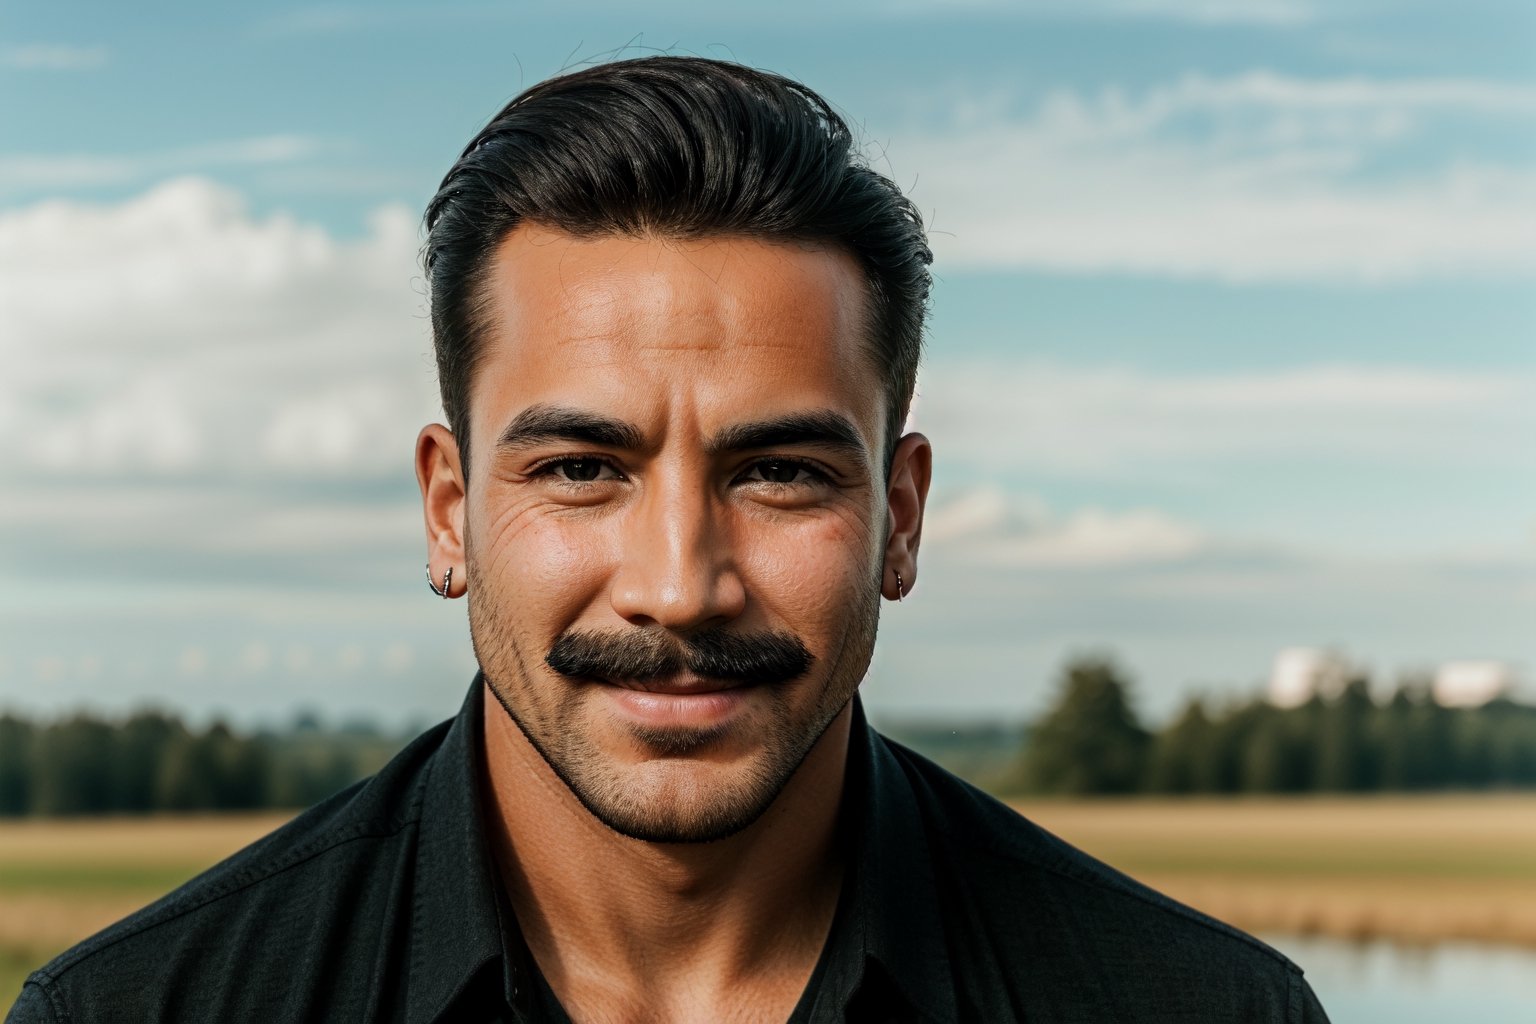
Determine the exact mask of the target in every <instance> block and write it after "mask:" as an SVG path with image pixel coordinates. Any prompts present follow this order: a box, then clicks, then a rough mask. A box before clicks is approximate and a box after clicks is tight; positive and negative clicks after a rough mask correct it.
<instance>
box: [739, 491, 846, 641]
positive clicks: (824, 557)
mask: <svg viewBox="0 0 1536 1024" xmlns="http://www.w3.org/2000/svg"><path fill="white" fill-rule="evenodd" d="M742 550H743V557H742V559H741V568H742V572H743V574H744V575H745V576H746V577H747V579H746V582H747V586H748V588H749V590H751V591H753V592H754V593H755V594H756V596H757V597H758V599H759V601H760V602H761V603H762V604H763V605H764V606H765V607H766V608H767V609H768V610H769V611H770V613H771V614H772V616H773V617H774V619H776V620H777V622H779V623H781V624H783V625H784V626H785V627H787V628H789V629H791V630H793V631H794V632H796V633H799V634H801V637H802V639H804V640H805V641H806V642H807V643H810V644H811V645H812V647H813V648H815V649H825V646H826V644H827V642H828V641H829V640H830V639H832V638H834V637H836V636H840V635H841V633H842V632H843V630H844V628H845V626H846V620H847V616H848V615H849V614H850V613H851V612H852V610H853V609H854V608H855V607H856V606H857V602H856V601H855V600H854V597H853V595H855V594H856V593H858V592H859V590H861V589H863V588H866V587H870V586H873V585H874V584H873V583H871V580H872V578H873V573H874V570H873V569H872V568H871V565H872V562H871V559H872V557H873V556H872V552H871V540H870V536H869V532H868V531H867V530H864V529H861V528H858V527H857V525H856V524H850V523H848V522H847V521H845V520H843V519H840V518H836V517H829V518H823V519H815V520H807V521H805V522H803V523H798V524H794V526H793V527H792V528H786V529H778V530H760V531H753V532H752V535H751V537H750V539H747V540H746V541H745V543H744V546H743V549H742Z"/></svg>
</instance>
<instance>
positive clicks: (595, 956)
mask: <svg viewBox="0 0 1536 1024" xmlns="http://www.w3.org/2000/svg"><path fill="white" fill-rule="evenodd" d="M427 224H428V227H429V232H430V233H429V238H428V242H427V246H426V266H427V273H428V276H429V280H430V286H431V296H432V325H433V333H434V340H435V345H436V348H437V356H438V363H439V371H440V382H441V387H442V395H443V404H444V407H445V410H446V412H447V416H448V420H449V423H450V424H451V427H452V429H451V430H450V429H448V428H446V427H443V426H438V425H433V426H429V427H427V428H425V429H424V430H423V431H422V432H421V435H420V437H419V439H418V443H417V450H416V470H417V476H418V479H419V481H420V485H421V492H422V499H423V507H424V510H425V517H426V527H427V553H428V563H427V577H428V583H429V585H430V586H431V587H432V590H433V592H434V593H437V594H439V595H441V596H443V597H445V598H459V597H467V598H468V600H469V619H470V631H471V636H472V639H473V643H474V647H475V653H476V655H477V657H478V660H479V663H480V666H481V673H480V674H479V675H478V676H477V677H476V679H475V681H474V684H473V685H472V686H471V688H470V691H469V694H468V697H467V699H466V702H465V704H464V707H463V710H462V711H461V712H460V713H459V715H458V716H457V717H456V718H455V719H453V720H452V721H450V722H448V723H445V724H444V725H442V726H440V727H438V728H436V729H434V730H432V731H430V732H428V733H427V734H425V735H424V736H422V737H421V738H420V739H418V740H417V741H416V742H415V743H413V744H412V745H411V746H410V747H409V748H407V749H406V750H405V751H404V752H403V753H402V754H401V755H400V756H399V757H397V758H396V759H395V760H394V761H393V762H392V763H391V764H390V765H389V766H388V767H386V768H385V769H384V770H383V771H382V772H381V773H380V774H379V775H378V776H376V777H375V778H374V779H372V780H369V781H368V782H366V783H364V784H361V785H359V786H357V787H353V788H352V789H349V790H347V791H346V792H344V793H341V794H339V795H337V796H336V797H334V798H332V799H331V800H329V801H327V802H325V803H324V804H322V805H320V806H318V807H316V808H313V809H311V810H310V811H309V812H307V813H306V814H304V815H302V816H301V817H299V818H298V819H297V820H296V821H294V822H293V823H291V824H290V825H288V826H286V827H284V828H282V829H280V830H278V831H277V832H276V833H274V834H273V835H271V836H269V837H267V838H266V839H264V840H262V841H260V842H259V843H257V844H255V845H254V846H252V847H251V848H249V849H247V850H246V851H243V852H242V853H240V854H237V855H236V856H235V857H234V858H232V859H231V860H229V861H227V862H225V863H224V864H222V865H219V866H218V867H216V868H214V869H213V870H212V871H210V872H209V873H207V874H206V875H203V876H202V877H200V878H199V879H196V880H194V881H193V882H191V883H189V884H188V885H187V886H184V887H183V888H182V889H180V890H178V891H177V892H175V893H173V894H171V895H170V896H168V897H166V898H165V899H163V900H161V901H160V902H158V903H156V904H155V905H153V906H151V907H149V908H147V909H146V910H144V911H142V912H140V913H139V914H137V915H135V916H134V917H132V918H129V919H128V920H126V921H124V922H122V923H120V924H119V925H117V926H115V927H114V928H112V929H109V930H108V931H106V932H104V933H102V934H101V935H99V936H97V937H95V938H93V939H91V940H88V941H87V942H85V943H84V944H82V945H81V946H79V947H76V948H75V949H74V950H72V951H70V952H68V953H66V954H64V955H63V956H61V957H60V958H59V959H57V960H55V961H54V962H53V963H52V964H50V965H48V966H47V967H45V968H43V969H42V970H40V971H38V972H37V973H36V974H35V975H34V976H33V978H32V979H31V982H30V983H29V985H28V986H27V989H26V991H25V993H24V995H23V997H22V1001H21V1003H19V1004H18V1007H17V1009H16V1011H15V1014H14V1019H17V1020H26V1021H32V1020H58V1021H66V1020H67V1021H79V1020H93V1019H125V1020H144V1019H178V1020H200V1021H204V1020H206V1021H212V1020H218V1021H228V1020H261V1021H273V1020H404V1021H434V1020H442V1021H490V1020H502V1021H560V1020H566V1019H569V1020H575V1021H776V1022H777V1021H785V1020H791V1021H841V1020H854V1021H1010V1020H1026V1019H1027V1020H1043V1021H1091V1022H1098V1021H1122V1020H1123V1021H1139V1020H1156V1021H1276V1022H1279V1021H1287V1022H1296V1021H1304V1020H1305V1021H1319V1020H1323V1019H1324V1018H1323V1014H1322V1011H1321V1010H1320V1009H1319V1007H1318V1006H1317V1003H1316V1002H1315V1000H1314V999H1313V997H1312V995H1311V992H1310V991H1309V989H1308V988H1307V986H1306V984H1305V983H1304V982H1303V980H1302V978H1301V972H1300V971H1299V970H1297V969H1296V968H1295V967H1294V966H1292V965H1291V964H1290V963H1289V962H1287V961H1286V960H1285V959H1284V958H1283V957H1281V956H1280V955H1279V954H1277V953H1275V952H1273V951H1272V950H1270V949H1268V948H1267V947H1265V946H1263V945H1262V944H1260V943H1258V942H1256V941H1254V940H1252V939H1250V938H1248V937H1247V936H1244V935H1242V934H1241V933H1238V932H1236V931H1233V930H1231V929H1229V928H1226V927H1225V926H1223V925H1220V924H1218V923H1216V922H1213V921H1210V920H1208V919H1206V918H1204V917H1201V916H1200V915H1198V914H1196V913H1194V912H1192V911H1190V910H1187V909H1185V908H1183V907H1181V906H1179V905H1177V904H1175V903H1173V902H1171V901H1169V900H1167V899H1165V898H1163V897H1161V896H1159V895H1157V894H1155V893H1153V892H1151V891H1149V890H1146V889H1144V888H1142V887H1140V886H1138V885H1137V884H1136V883H1134V882H1132V881H1130V880H1128V879H1126V878H1124V877H1122V876H1120V875H1118V874H1116V873H1115V872H1113V871H1112V870H1110V869H1108V868H1106V867H1104V866H1103V865H1100V864H1098V863H1097V862H1095V861H1093V860H1091V859H1090V858H1088V857H1086V856H1085V855H1083V854H1081V853H1079V852H1077V851H1075V850H1073V849H1071V848H1070V847H1068V846H1066V845H1065V844H1063V843H1061V842H1060V841H1058V840H1056V839H1055V838H1053V837H1051V836H1049V835H1047V834H1046V833H1044V832H1042V831H1041V830H1039V829H1037V828H1036V827H1034V826H1033V825H1031V824H1029V823H1028V822H1027V821H1025V820H1024V819H1022V818H1020V817H1019V816H1018V815H1016V814H1015V813H1013V812H1012V811H1010V810H1009V809H1007V808H1006V807H1004V806H1002V805H1001V804H999V803H996V802H995V801H993V800H991V799H990V798H988V797H986V796H984V795H983V794H981V793H979V792H977V791H976V790H974V789H971V788H970V787H968V786H966V785H965V784H963V783H961V782H960V781H958V780H956V779H955V778H953V777H951V776H949V775H947V774H946V773H944V772H943V771H941V770H939V769H938V768H936V767H935V766H933V765H932V764H929V763H928V762H926V761H924V760H923V759H922V758H920V757H918V756H916V755H915V754H913V753H911V752H909V751H906V750H904V749H902V748H900V747H898V746H896V745H895V744H892V743H890V742H888V741H886V740H884V739H883V738H881V737H880V736H879V735H878V734H876V733H874V732H873V731H871V730H870V728H869V727H868V725H867V724H866V723H865V720H864V717H863V714H862V712H861V710H860V707H859V702H858V699H857V696H856V692H857V689H858V685H859V683H860V681H861V680H862V678H863V676H864V673H865V671H866V669H867V668H868V665H869V661H870V656H871V652H872V650H873V646H874V642H875V629H876V623H877V620H878V618H879V601H880V599H881V598H882V597H884V598H885V599H886V600H895V601H899V600H901V599H902V598H903V597H904V596H905V595H906V594H907V593H909V592H910V591H911V588H912V587H913V586H914V585H915V583H916V582H917V578H918V573H917V551H918V544H919V539H920V536H921V530H922V519H923V505H924V501H925V498H926V495H927V491H928V482H929V476H930V463H931V451H930V448H929V443H928V441H927V439H925V438H924V437H923V436H922V435H920V434H907V435H905V436H902V435H901V427H902V424H903V422H904V420H905V417H906V412H907V407H908V404H909V402H910V400H911V397H912V391H913V386H914V379H915V374H916V367H917V361H918V354H919V349H920V346H921V337H922V325H923V318H924V311H925V306H926V301H927V290H928V283H929V277H928V270H927V265H928V262H929V258H930V257H929V253H928V249H927V245H926V241H925V237H924V234H923V230H922V225H921V221H920V218H919V217H918V215H917V213H916V211H915V210H914V209H913V208H912V206H911V204H910V203H909V202H908V201H907V200H906V198H905V197H903V196H902V195H901V193H900V192H899V191H898V190H897V189H896V188H895V187H894V186H893V185H892V184H891V183H890V182H888V181H886V180H885V179H883V178H881V177H880V176H878V175H876V174H875V173H873V172H872V171H870V170H869V169H868V168H866V167H864V166H862V165H861V164H860V163H859V162H858V161H857V159H856V158H855V156H854V155H853V154H852V151H851V145H850V138H849V133H848V130H847V128H846V127H845V126H844V124H843V122H842V121H841V120H840V119H839V118H838V116H837V115H836V114H835V113H834V112H833V111H832V110H831V109H830V108H829V107H828V106H827V105H826V103H825V102H824V101H822V100H821V99H820V98H819V97H817V96H816V95H814V94H813V93H811V92H809V91H808V90H806V89H805V88H803V87H802V86H799V85H797V84H795V83H793V82H789V81H787V80H785V79H782V78H778V77H775V76H772V75H767V74H763V73H759V72H755V71H751V70H748V69H746V68H742V67H739V66H736V65H732V64H726V63H719V62H713V61H706V60H697V59H689V58H665V57H663V58H652V59H645V60H637V61H629V62H619V63H614V64H608V65H603V66H599V67H595V68H591V69H588V70H585V71H581V72H578V73H575V74H571V75H567V76H565V77H561V78H557V79H554V80H552V81H549V82H545V83H543V84H541V85H538V86H535V87H534V88H533V89H530V90H529V91H528V92H526V93H525V94H523V95H522V96H520V97H519V98H518V99H516V100H514V101H513V102H512V103H511V104H510V105H508V107H507V108H506V109H505V110H503V111H502V112H501V114H499V115H498V116H497V117H496V118H495V119H494V120H493V121H492V122H491V124H490V125H489V126H488V127H486V128H485V130H483V131H482V132H481V133H480V135H479V136H478V137H477V138H476V139H475V140H474V141H473V143H472V144H471V145H470V146H469V147H468V148H467V149H466V150H465V152H464V154H463V156H462V157H461V158H460V160H459V161H458V163H457V164H456V165H455V166H454V167H453V169H452V170H451V171H450V172H449V173H448V176H447V177H446V178H445V179H444V181H443V184H442V186H441V188H440V190H439V191H438V194H437V196H436V197H435V198H434V199H433V200H432V203H431V206H430V208H429V210H428V213H427ZM935 683H936V685H942V683H943V681H942V680H935Z"/></svg>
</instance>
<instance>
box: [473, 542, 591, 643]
mask: <svg viewBox="0 0 1536 1024" xmlns="http://www.w3.org/2000/svg"><path fill="white" fill-rule="evenodd" d="M484 536H485V540H484V543H483V544H481V543H477V544H476V550H475V556H476V562H477V563H478V564H477V569H478V570H479V572H480V573H481V574H482V575H483V576H485V577H488V578H489V582H490V583H491V586H492V588H493V589H494V590H495V591H496V592H497V594H498V595H499V598H500V602H499V603H501V604H502V606H503V607H504V609H506V610H507V611H508V612H510V617H511V618H512V619H513V620H514V621H515V622H516V623H520V624H522V625H524V626H525V627H527V628H531V629H532V630H534V631H535V632H538V633H540V634H544V633H549V634H551V635H553V634H555V633H558V632H560V631H561V630H563V629H564V628H565V627H566V626H568V625H569V624H570V622H571V620H572V619H574V618H575V617H576V616H577V615H579V614H580V613H581V612H582V611H583V610H584V609H586V608H587V607H589V606H590V605H591V603H592V599H593V595H594V594H595V593H597V592H598V591H599V590H601V588H602V587H603V585H604V582H605V580H606V579H607V578H608V576H609V575H610V570H611V568H612V567H611V565H610V558H609V552H610V550H611V545H610V544H609V543H607V535H606V532H605V531H604V530H602V529H600V528H597V527H594V525H593V524H592V523H591V522H589V521H587V522H584V521H582V520H581V519H580V518H579V517H572V516H562V515H548V514H538V513H535V512H528V513H524V514H517V513H516V512H512V513H508V514H505V515H503V516H501V517H499V518H497V519H495V520H493V521H491V522H490V523H489V524H488V527H487V529H486V532H485V535H484ZM477 540H478V538H477Z"/></svg>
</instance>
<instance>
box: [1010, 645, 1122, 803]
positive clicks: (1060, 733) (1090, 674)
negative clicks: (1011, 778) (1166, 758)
mask: <svg viewBox="0 0 1536 1024" xmlns="http://www.w3.org/2000/svg"><path fill="white" fill-rule="evenodd" d="M1149 739H1150V737H1149V736H1148V735H1147V732H1146V730H1145V729H1143V728H1142V727H1141V725H1140V723H1139V722H1138V721H1137V718H1136V713H1135V711H1134V710H1133V709H1132V707H1131V703H1130V697H1129V684H1128V683H1127V681H1126V679H1125V677H1124V676H1123V675H1122V674H1121V672H1120V670H1119V668H1118V667H1117V666H1116V665H1115V664H1114V663H1113V662H1112V661H1111V660H1109V659H1108V658H1104V657H1084V658H1078V659H1075V660H1073V661H1072V662H1070V663H1069V664H1068V665H1067V667H1066V669H1065V671H1064V672H1063V673H1062V677H1061V682H1060V694H1059V696H1058V697H1057V700H1056V704H1055V706H1054V707H1053V708H1052V709H1051V710H1050V711H1049V712H1048V713H1047V714H1046V715H1045V716H1044V717H1043V718H1042V719H1041V720H1040V721H1039V722H1037V723H1036V724H1035V727H1034V728H1033V729H1032V730H1031V732H1030V736H1029V740H1028V742H1027V745H1026V746H1025V749H1024V756H1023V760H1022V764H1021V766H1020V774H1021V779H1022V781H1023V783H1024V785H1025V786H1026V787H1027V788H1029V789H1032V790H1038V791H1043V792H1051V793H1068V794H1089V793H1129V792H1132V791H1134V790H1136V789H1139V788H1141V782H1142V776H1143V772H1144V770H1145V768H1146V760H1147V748H1148V744H1149Z"/></svg>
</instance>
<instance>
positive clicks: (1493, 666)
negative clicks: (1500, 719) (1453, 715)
mask: <svg viewBox="0 0 1536 1024" xmlns="http://www.w3.org/2000/svg"><path fill="white" fill-rule="evenodd" d="M1514 688H1515V672H1514V669H1512V668H1510V666H1508V665H1506V664H1505V663H1504V662H1502V661H1448V662H1446V663H1445V664H1443V665H1441V666H1440V668H1439V670H1438V671H1437V672H1436V673H1435V683H1434V690H1433V693H1434V696H1435V703H1436V704H1439V705H1440V706H1441V707H1447V708H1477V707H1482V706H1483V705H1484V704H1487V703H1488V702H1489V701H1491V700H1495V699H1497V698H1499V697H1507V696H1509V695H1510V692H1511V691H1512V690H1513V689H1514Z"/></svg>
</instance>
